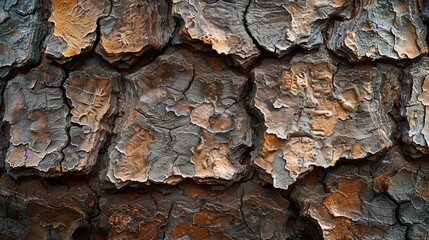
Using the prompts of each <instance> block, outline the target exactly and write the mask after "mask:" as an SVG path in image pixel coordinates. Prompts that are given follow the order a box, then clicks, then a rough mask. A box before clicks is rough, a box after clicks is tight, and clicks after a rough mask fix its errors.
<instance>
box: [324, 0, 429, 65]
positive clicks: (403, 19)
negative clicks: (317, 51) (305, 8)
mask: <svg viewBox="0 0 429 240" xmlns="http://www.w3.org/2000/svg"><path fill="white" fill-rule="evenodd" d="M355 12H356V14H355V16H354V17H353V18H352V19H350V20H345V21H335V22H334V25H333V27H332V28H330V29H329V31H328V39H329V42H328V45H327V46H328V48H329V49H331V50H333V51H334V52H335V53H336V54H338V55H339V56H343V57H345V58H347V59H348V60H349V61H352V62H356V61H361V60H365V59H370V60H376V59H380V58H389V59H394V60H402V59H413V58H416V57H418V56H420V55H422V54H424V53H427V52H428V48H427V44H426V41H425V38H426V32H427V30H426V26H425V25H424V24H423V22H422V20H421V19H420V18H419V13H418V9H417V1H416V0H405V1H402V0H378V1H368V0H359V1H357V2H356V6H355Z"/></svg>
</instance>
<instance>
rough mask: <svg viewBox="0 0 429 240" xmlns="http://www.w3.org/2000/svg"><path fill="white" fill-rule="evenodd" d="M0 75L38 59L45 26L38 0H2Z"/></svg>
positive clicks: (42, 10)
mask: <svg viewBox="0 0 429 240" xmlns="http://www.w3.org/2000/svg"><path fill="white" fill-rule="evenodd" d="M0 29H1V31H0V78H3V77H5V76H6V75H8V73H9V72H10V71H11V70H12V69H13V68H16V67H22V66H25V65H27V64H32V63H35V62H37V61H38V60H39V57H40V50H39V46H40V43H41V41H42V38H43V35H44V34H45V31H46V30H45V29H46V19H45V16H44V9H43V3H42V1H39V0H31V1H27V0H19V1H5V0H2V1H0Z"/></svg>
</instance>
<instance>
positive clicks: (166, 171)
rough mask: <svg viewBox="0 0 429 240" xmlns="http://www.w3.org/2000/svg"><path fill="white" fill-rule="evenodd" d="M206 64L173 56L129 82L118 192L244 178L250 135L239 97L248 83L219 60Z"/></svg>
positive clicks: (115, 174) (112, 174)
mask: <svg viewBox="0 0 429 240" xmlns="http://www.w3.org/2000/svg"><path fill="white" fill-rule="evenodd" d="M202 58H205V57H203V56H202V55H198V54H195V53H193V52H191V51H189V50H187V49H183V48H182V49H169V50H167V51H166V52H165V53H164V55H162V56H160V57H158V58H157V59H156V60H155V61H154V62H153V63H151V64H149V65H147V66H145V67H143V68H141V69H139V70H137V71H136V72H134V73H132V74H130V75H129V76H128V77H127V78H126V79H125V81H126V82H125V84H126V90H125V92H126V93H128V94H126V95H125V99H123V100H122V102H123V103H124V104H125V106H123V111H124V113H123V115H124V116H123V117H120V118H118V119H117V120H116V125H115V133H117V138H116V139H115V140H114V143H113V145H112V146H111V147H110V149H109V152H110V153H109V156H110V163H109V169H108V172H107V178H108V179H109V180H110V181H111V182H113V183H114V184H116V186H117V187H121V186H123V185H124V184H126V183H127V182H129V181H133V182H140V183H149V182H155V183H177V182H179V181H180V180H181V179H182V178H195V179H197V181H203V182H216V180H219V181H221V180H226V181H227V183H231V182H233V181H236V180H239V178H240V176H241V175H243V174H245V173H246V169H247V166H246V165H245V164H242V161H244V159H243V155H242V153H243V152H245V151H246V150H247V149H248V148H249V146H250V145H251V144H252V143H251V141H252V130H251V129H250V117H249V115H248V114H247V112H246V111H245V109H244V106H243V103H242V102H241V100H242V99H241V96H242V94H243V91H244V87H245V84H246V82H247V79H246V78H245V77H244V76H243V75H242V74H237V73H234V72H233V71H231V70H229V69H227V68H226V66H225V65H224V63H223V62H222V61H221V59H219V58H217V57H212V56H210V57H209V58H208V59H204V60H203V59H202ZM141 145H143V146H142V147H139V146H141ZM211 179H213V180H211Z"/></svg>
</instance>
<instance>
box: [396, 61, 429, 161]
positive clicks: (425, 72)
mask: <svg viewBox="0 0 429 240" xmlns="http://www.w3.org/2000/svg"><path fill="white" fill-rule="evenodd" d="M405 71H406V73H405V75H404V79H403V83H404V91H403V99H402V101H403V104H402V114H403V116H404V117H406V119H407V125H408V126H407V127H406V128H404V129H403V133H402V135H403V139H404V141H405V142H406V143H408V144H409V146H410V147H409V150H410V151H409V152H410V153H411V154H412V155H414V156H417V155H419V153H424V154H428V153H429V145H428V142H429V116H426V113H427V112H428V109H429V95H428V94H427V92H428V91H429V58H426V57H424V58H422V59H421V60H419V61H418V62H416V63H414V64H412V65H411V66H409V67H408V68H407V69H406V70H405Z"/></svg>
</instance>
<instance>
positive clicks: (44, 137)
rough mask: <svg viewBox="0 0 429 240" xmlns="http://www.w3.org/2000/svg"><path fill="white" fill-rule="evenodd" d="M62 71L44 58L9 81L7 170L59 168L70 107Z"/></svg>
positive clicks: (7, 89)
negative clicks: (63, 83) (67, 101)
mask: <svg viewBox="0 0 429 240" xmlns="http://www.w3.org/2000/svg"><path fill="white" fill-rule="evenodd" d="M64 78H65V73H64V71H63V70H62V69H60V68H58V67H55V66H53V65H51V64H50V63H48V61H46V60H45V61H43V62H42V64H41V65H40V66H38V67H37V68H35V69H32V70H31V71H30V72H29V73H27V74H26V75H22V74H20V75H18V76H17V77H15V78H14V79H12V80H11V81H9V82H8V84H7V87H6V90H5V94H4V100H5V105H6V111H5V116H4V121H5V122H6V123H8V124H9V125H10V131H9V135H10V142H11V144H10V146H9V149H8V152H7V156H6V163H7V166H8V168H9V170H11V171H12V170H18V169H21V170H20V171H18V172H16V174H17V175H20V174H23V173H25V172H26V170H29V171H30V172H33V171H32V170H37V171H39V172H40V173H41V174H49V173H55V172H59V171H60V162H61V161H62V160H63V155H62V154H61V150H62V149H63V148H64V147H65V146H66V144H67V142H68V136H67V132H66V129H67V126H68V125H69V120H68V118H67V116H68V111H69V109H68V108H67V106H66V104H65V102H64V99H65V98H64V93H63V91H62V90H61V88H60V87H61V84H62V81H63V80H64Z"/></svg>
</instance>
